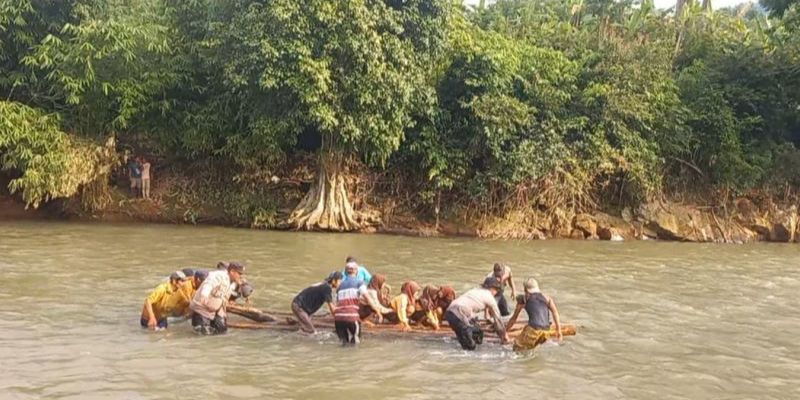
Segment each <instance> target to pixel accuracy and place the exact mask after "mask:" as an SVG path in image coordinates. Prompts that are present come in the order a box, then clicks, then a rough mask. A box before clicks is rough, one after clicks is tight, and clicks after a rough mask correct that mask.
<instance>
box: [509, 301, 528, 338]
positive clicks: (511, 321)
mask: <svg viewBox="0 0 800 400" xmlns="http://www.w3.org/2000/svg"><path fill="white" fill-rule="evenodd" d="M523 307H525V305H524V304H520V303H517V308H515V309H514V314H512V315H511V319H509V320H508V322H507V323H506V332H507V331H510V330H511V328H512V327H514V324H516V323H517V318H518V317H519V313H520V312H522V308H523Z"/></svg>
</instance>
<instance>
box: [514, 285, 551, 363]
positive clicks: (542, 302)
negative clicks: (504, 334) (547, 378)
mask: <svg viewBox="0 0 800 400" xmlns="http://www.w3.org/2000/svg"><path fill="white" fill-rule="evenodd" d="M523 309H524V310H525V312H526V313H527V314H528V325H526V326H525V328H524V329H523V330H522V333H520V334H519V336H517V338H516V339H515V340H514V350H515V351H525V350H533V349H534V348H536V346H538V345H540V344H542V343H544V342H546V341H547V339H548V338H550V314H551V313H552V315H553V322H555V328H556V330H555V336H556V338H557V339H558V341H559V342H560V341H562V340H563V336H562V335H561V321H560V317H559V316H558V308H556V303H555V302H554V301H553V299H552V298H550V296H547V295H545V294H543V293H542V292H541V291H540V290H539V283H538V282H536V279H533V278H528V279H527V280H526V281H525V294H521V295H519V296H517V308H516V309H515V310H514V315H512V316H511V319H509V320H508V324H507V325H506V329H507V330H508V329H511V327H513V326H514V323H516V322H517V317H518V316H519V313H520V312H521V311H522V310H523Z"/></svg>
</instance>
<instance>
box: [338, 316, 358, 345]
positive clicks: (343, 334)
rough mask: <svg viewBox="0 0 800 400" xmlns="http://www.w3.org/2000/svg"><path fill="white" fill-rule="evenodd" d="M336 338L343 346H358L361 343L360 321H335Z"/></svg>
mask: <svg viewBox="0 0 800 400" xmlns="http://www.w3.org/2000/svg"><path fill="white" fill-rule="evenodd" d="M334 326H335V327H336V336H338V337H339V340H340V341H341V342H342V345H348V344H358V342H360V341H361V322H359V321H335V322H334Z"/></svg>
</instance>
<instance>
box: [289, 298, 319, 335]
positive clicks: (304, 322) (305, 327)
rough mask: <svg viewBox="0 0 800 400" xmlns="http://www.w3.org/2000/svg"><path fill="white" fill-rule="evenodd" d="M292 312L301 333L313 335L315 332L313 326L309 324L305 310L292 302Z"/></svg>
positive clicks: (308, 317) (309, 319) (309, 318)
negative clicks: (298, 322) (298, 323)
mask: <svg viewBox="0 0 800 400" xmlns="http://www.w3.org/2000/svg"><path fill="white" fill-rule="evenodd" d="M292 312H293V313H294V316H295V317H297V319H298V321H300V329H301V330H302V331H303V332H306V333H314V332H316V331H317V330H316V329H314V324H312V323H311V316H309V315H308V313H307V312H306V310H303V307H301V306H300V304H297V303H295V302H292Z"/></svg>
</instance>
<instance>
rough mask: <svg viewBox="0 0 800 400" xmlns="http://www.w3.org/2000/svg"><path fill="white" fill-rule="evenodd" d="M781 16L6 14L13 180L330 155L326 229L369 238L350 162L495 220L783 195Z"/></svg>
mask: <svg viewBox="0 0 800 400" xmlns="http://www.w3.org/2000/svg"><path fill="white" fill-rule="evenodd" d="M761 4H762V6H763V10H766V12H764V11H762V9H761V8H739V9H733V10H718V11H712V10H711V9H710V7H707V5H704V4H700V3H699V2H696V1H681V2H680V4H678V5H677V7H676V8H674V9H673V10H658V9H656V8H655V7H654V5H653V3H652V1H651V0H645V1H642V2H634V1H628V0H625V1H614V0H587V1H581V2H575V1H570V0H499V1H497V2H494V3H492V4H489V5H484V6H480V7H470V6H464V5H462V4H459V3H458V2H455V3H453V2H450V1H446V0H409V1H396V0H356V1H346V2H330V1H322V0H311V1H307V2H304V3H302V4H300V3H297V2H292V1H288V0H274V1H268V2H265V1H246V0H233V1H219V0H176V1H164V0H114V1H94V0H73V1H65V2H55V1H47V0H0V112H1V113H0V156H2V168H3V170H6V171H11V173H12V175H13V177H14V178H13V180H12V182H11V186H10V188H11V189H12V190H22V191H23V193H24V197H25V200H26V201H28V202H29V203H30V204H32V205H37V204H39V203H40V202H42V201H45V200H47V199H49V198H53V197H64V196H70V195H72V194H74V193H76V192H77V191H78V190H79V189H80V187H81V185H85V184H88V182H90V181H92V180H93V179H95V178H97V176H94V177H93V176H92V172H91V171H97V168H94V169H93V168H90V166H87V163H88V164H91V163H92V162H96V161H97V160H95V161H92V160H93V159H92V158H91V157H90V158H88V159H87V158H83V159H82V158H80V157H82V156H81V154H90V153H91V149H92V146H93V144H92V143H93V142H100V141H103V140H104V138H106V137H108V136H114V137H116V138H117V140H118V141H119V142H121V143H125V142H126V140H129V139H130V138H133V137H136V138H137V140H142V138H143V140H144V141H145V142H146V145H147V146H149V147H150V148H151V149H152V150H153V151H156V152H158V153H159V154H162V155H163V156H164V157H166V158H171V159H174V160H175V161H176V162H184V163H191V162H197V161H202V160H211V159H213V160H215V162H221V163H225V164H227V165H229V166H230V168H231V169H233V170H257V169H273V168H278V167H280V166H281V165H283V164H285V163H287V162H289V161H290V160H292V159H296V158H298V157H299V156H301V155H303V154H307V153H309V152H316V154H317V156H318V157H317V158H316V160H317V163H316V165H315V168H316V171H317V175H316V183H315V184H313V185H312V186H311V189H310V190H309V192H308V194H307V196H306V197H305V198H304V199H302V200H301V201H300V204H298V205H297V207H296V208H295V211H294V213H293V214H292V216H291V218H290V220H291V222H292V223H293V225H294V226H296V227H298V228H308V229H318V228H321V229H354V228H356V227H358V226H359V224H360V219H359V216H358V215H357V213H356V212H354V210H353V208H352V206H351V204H350V202H349V201H348V196H349V194H348V189H347V186H346V185H345V180H344V178H343V176H344V175H346V174H348V173H350V172H352V171H349V172H348V168H350V166H352V165H362V166H364V168H372V169H374V170H380V169H386V170H388V171H389V172H390V173H391V176H394V177H401V176H402V177H403V179H404V182H408V181H410V182H414V184H413V185H410V186H409V187H407V188H406V190H408V191H410V192H414V193H417V194H420V196H418V200H417V201H418V202H419V204H420V205H422V206H425V205H426V204H428V202H430V201H431V199H433V198H434V197H435V198H438V199H441V198H442V197H445V198H447V199H450V200H452V201H449V202H448V204H450V206H451V207H452V208H458V207H473V206H478V207H480V208H481V209H484V210H486V211H488V212H505V211H509V210H510V209H513V208H531V209H557V208H568V209H572V210H577V209H581V208H586V207H592V206H595V205H597V204H598V203H607V202H612V203H614V204H617V205H622V204H635V203H637V202H641V201H646V200H649V199H652V198H654V197H658V196H662V195H665V194H666V195H668V194H670V193H676V192H696V193H700V192H704V191H709V190H711V191H714V190H721V191H725V192H726V193H728V192H733V193H746V192H748V191H752V190H767V191H769V190H777V188H784V187H785V186H786V185H798V184H800V182H799V181H798V178H797V176H800V174H798V173H800V153H798V150H797V145H798V143H800V32H798V27H800V17H799V16H798V15H799V14H798V13H800V10H799V9H798V8H800V7H798V5H797V2H793V1H772V0H770V1H767V0H763V1H762V3H761ZM675 10H678V12H677V13H676V12H674V11H675ZM354 163H355V164H354ZM80 171H84V172H85V174H82V173H81V172H80ZM87 171H88V172H87ZM398 179H399V178H398Z"/></svg>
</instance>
